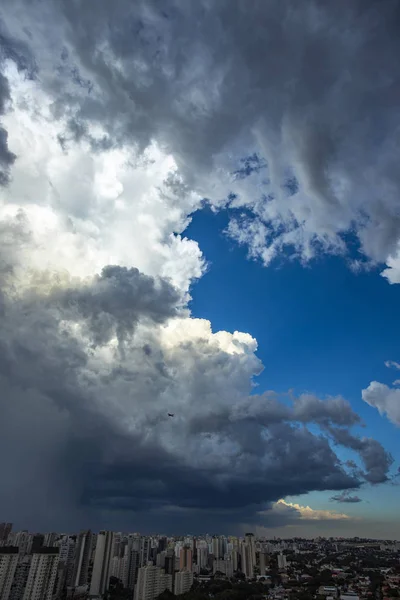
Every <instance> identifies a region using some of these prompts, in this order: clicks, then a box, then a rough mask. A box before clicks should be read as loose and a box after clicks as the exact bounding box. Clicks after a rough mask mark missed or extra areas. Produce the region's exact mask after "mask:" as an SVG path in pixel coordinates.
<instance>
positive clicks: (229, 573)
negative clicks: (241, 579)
mask: <svg viewBox="0 0 400 600" xmlns="http://www.w3.org/2000/svg"><path fill="white" fill-rule="evenodd" d="M218 571H219V572H220V573H223V574H224V575H226V577H233V562H232V561H231V560H221V559H216V560H214V564H213V573H214V574H215V573H217V572H218Z"/></svg>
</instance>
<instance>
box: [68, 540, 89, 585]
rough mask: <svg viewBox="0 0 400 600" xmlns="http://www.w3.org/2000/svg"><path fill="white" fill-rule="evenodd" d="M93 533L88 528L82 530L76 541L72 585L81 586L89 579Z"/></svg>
mask: <svg viewBox="0 0 400 600" xmlns="http://www.w3.org/2000/svg"><path fill="white" fill-rule="evenodd" d="M92 543H93V535H92V532H91V531H90V530H88V531H82V532H81V533H80V534H79V536H78V540H77V543H76V552H75V561H74V569H73V574H72V586H73V587H81V586H84V585H87V584H88V581H89V562H90V558H91V554H92Z"/></svg>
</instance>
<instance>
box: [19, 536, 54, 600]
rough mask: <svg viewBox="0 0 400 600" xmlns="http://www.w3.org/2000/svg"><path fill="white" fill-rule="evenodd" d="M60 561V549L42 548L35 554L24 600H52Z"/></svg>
mask: <svg viewBox="0 0 400 600" xmlns="http://www.w3.org/2000/svg"><path fill="white" fill-rule="evenodd" d="M58 561H59V555H58V548H46V547H42V548H38V550H37V551H36V552H34V553H33V555H32V561H31V564H30V568H29V573H28V580H27V582H26V587H25V592H24V595H23V600H52V598H53V593H54V586H55V582H56V577H57V568H58Z"/></svg>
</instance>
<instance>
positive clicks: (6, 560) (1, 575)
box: [0, 546, 18, 600]
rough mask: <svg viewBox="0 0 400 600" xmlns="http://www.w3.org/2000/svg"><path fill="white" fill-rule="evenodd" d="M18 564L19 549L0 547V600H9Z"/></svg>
mask: <svg viewBox="0 0 400 600" xmlns="http://www.w3.org/2000/svg"><path fill="white" fill-rule="evenodd" d="M17 564H18V548H16V547H14V546H3V547H0V598H1V600H9V598H10V594H11V586H12V584H13V581H14V575H15V570H16V568H17Z"/></svg>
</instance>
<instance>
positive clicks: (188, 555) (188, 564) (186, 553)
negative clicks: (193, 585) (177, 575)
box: [179, 546, 193, 571]
mask: <svg viewBox="0 0 400 600" xmlns="http://www.w3.org/2000/svg"><path fill="white" fill-rule="evenodd" d="M192 563H193V552H192V549H191V548H189V546H183V548H181V553H180V555H179V570H180V571H183V570H184V569H186V570H187V571H192V570H193V565H192Z"/></svg>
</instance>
